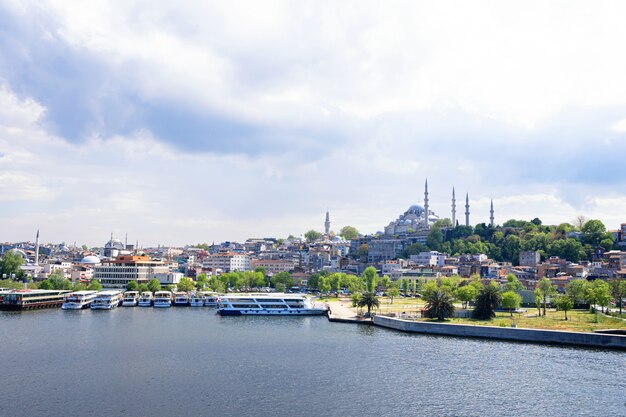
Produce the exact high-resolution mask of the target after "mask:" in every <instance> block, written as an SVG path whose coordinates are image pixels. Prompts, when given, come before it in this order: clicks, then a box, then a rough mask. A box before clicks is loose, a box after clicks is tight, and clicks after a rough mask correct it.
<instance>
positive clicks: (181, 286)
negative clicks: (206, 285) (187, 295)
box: [176, 277, 196, 292]
mask: <svg viewBox="0 0 626 417" xmlns="http://www.w3.org/2000/svg"><path fill="white" fill-rule="evenodd" d="M176 287H177V288H178V290H179V291H184V292H189V291H192V290H194V289H195V288H196V283H195V282H193V280H192V279H191V278H188V277H184V278H181V279H180V282H179V283H178V284H176Z"/></svg>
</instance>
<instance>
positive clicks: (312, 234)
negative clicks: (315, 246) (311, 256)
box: [304, 230, 322, 243]
mask: <svg viewBox="0 0 626 417" xmlns="http://www.w3.org/2000/svg"><path fill="white" fill-rule="evenodd" d="M320 237H322V234H321V233H320V232H318V231H315V230H309V231H308V232H306V233H305V234H304V238H305V239H306V241H307V242H309V243H312V242H315V241H316V240H317V239H319V238H320Z"/></svg>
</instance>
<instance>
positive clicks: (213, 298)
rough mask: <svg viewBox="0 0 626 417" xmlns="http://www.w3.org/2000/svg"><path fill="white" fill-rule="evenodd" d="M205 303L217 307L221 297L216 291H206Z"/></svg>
mask: <svg viewBox="0 0 626 417" xmlns="http://www.w3.org/2000/svg"><path fill="white" fill-rule="evenodd" d="M203 295H204V305H205V306H207V307H217V303H218V302H219V301H220V297H219V296H218V295H217V293H216V292H204V293H203Z"/></svg>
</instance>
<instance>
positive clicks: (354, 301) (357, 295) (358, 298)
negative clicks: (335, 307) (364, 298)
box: [350, 292, 361, 307]
mask: <svg viewBox="0 0 626 417" xmlns="http://www.w3.org/2000/svg"><path fill="white" fill-rule="evenodd" d="M350 301H352V307H358V306H359V301H361V293H360V292H355V293H353V294H352V295H351V296H350Z"/></svg>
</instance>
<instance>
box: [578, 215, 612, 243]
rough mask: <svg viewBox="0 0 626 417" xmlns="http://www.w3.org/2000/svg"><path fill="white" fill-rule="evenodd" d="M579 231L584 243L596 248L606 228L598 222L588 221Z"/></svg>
mask: <svg viewBox="0 0 626 417" xmlns="http://www.w3.org/2000/svg"><path fill="white" fill-rule="evenodd" d="M580 231H581V232H582V234H583V236H582V238H583V241H584V242H586V243H589V244H590V245H593V246H597V245H598V244H599V243H600V241H601V240H602V238H603V236H604V233H605V232H606V227H605V226H604V223H602V222H601V221H600V220H588V221H587V222H585V224H584V225H583V227H582V228H581V229H580Z"/></svg>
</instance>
